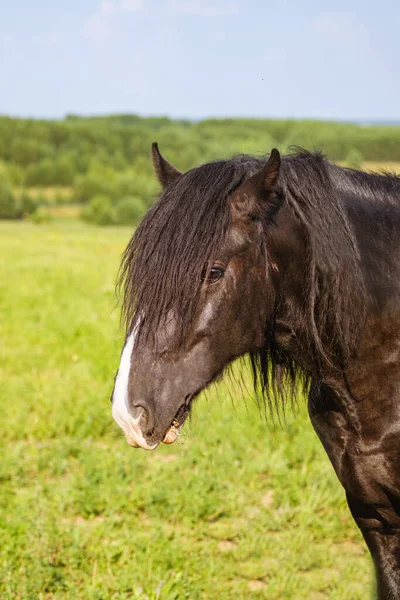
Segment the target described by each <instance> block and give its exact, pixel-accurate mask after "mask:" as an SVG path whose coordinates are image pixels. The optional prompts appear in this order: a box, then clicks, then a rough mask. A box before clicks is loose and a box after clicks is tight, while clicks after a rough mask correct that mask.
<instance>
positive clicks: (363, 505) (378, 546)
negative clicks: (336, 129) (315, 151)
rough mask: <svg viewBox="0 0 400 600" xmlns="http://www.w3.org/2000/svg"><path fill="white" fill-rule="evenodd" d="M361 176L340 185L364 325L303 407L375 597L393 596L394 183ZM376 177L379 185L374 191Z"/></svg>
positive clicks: (397, 515)
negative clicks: (354, 189) (340, 374)
mask: <svg viewBox="0 0 400 600" xmlns="http://www.w3.org/2000/svg"><path fill="white" fill-rule="evenodd" d="M366 180H367V181H366V183H365V184H364V185H365V186H366V189H365V190H363V193H356V194H353V195H351V194H349V193H348V192H347V193H344V194H343V192H342V194H343V200H344V203H345V207H346V210H347V212H348V214H349V219H350V222H351V224H352V226H353V228H354V231H355V234H356V239H357V245H358V247H359V250H360V259H361V267H362V272H363V278H364V281H365V287H366V298H367V318H366V323H365V329H364V333H363V336H362V340H361V342H360V346H359V348H358V351H357V356H356V357H355V358H354V359H353V360H351V361H349V364H348V365H347V366H346V372H345V379H343V378H332V380H329V378H328V383H322V382H321V383H320V384H319V385H318V383H317V382H314V384H313V385H312V387H311V391H310V402H309V412H310V416H311V421H312V423H313V425H314V428H315V430H316V432H317V434H318V435H319V437H320V439H321V441H322V443H323V445H324V447H325V450H326V452H327V454H328V456H329V458H330V459H331V462H332V464H333V466H334V468H335V471H336V473H337V475H338V478H339V480H340V481H341V483H342V485H343V486H344V488H345V490H346V496H347V501H348V504H349V507H350V510H351V512H352V514H353V517H354V519H355V521H356V523H357V524H358V526H359V527H360V529H361V531H362V533H363V536H364V538H365V540H366V542H367V544H368V546H369V549H370V551H371V554H372V556H373V558H374V562H375V565H376V570H377V579H378V592H379V597H380V598H384V599H389V598H390V599H394V598H399V596H400V244H399V240H400V182H399V181H398V180H395V179H393V180H391V181H390V180H383V179H382V177H381V176H370V177H366ZM368 180H369V181H368ZM382 182H383V183H384V184H386V189H385V185H384V186H380V187H378V190H377V186H379V184H381V183H382ZM368 183H370V184H371V187H370V188H369V189H368ZM388 184H390V185H388ZM382 187H383V189H382ZM374 188H375V193H374ZM387 188H389V189H387ZM368 191H369V194H368Z"/></svg>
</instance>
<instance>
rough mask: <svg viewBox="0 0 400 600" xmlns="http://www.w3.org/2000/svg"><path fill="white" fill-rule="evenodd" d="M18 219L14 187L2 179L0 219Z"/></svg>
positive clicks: (0, 184) (0, 183) (0, 186)
mask: <svg viewBox="0 0 400 600" xmlns="http://www.w3.org/2000/svg"><path fill="white" fill-rule="evenodd" d="M16 218H18V209H17V203H16V201H15V196H14V194H13V191H12V187H11V185H10V184H9V182H8V181H7V180H5V179H0V219H16Z"/></svg>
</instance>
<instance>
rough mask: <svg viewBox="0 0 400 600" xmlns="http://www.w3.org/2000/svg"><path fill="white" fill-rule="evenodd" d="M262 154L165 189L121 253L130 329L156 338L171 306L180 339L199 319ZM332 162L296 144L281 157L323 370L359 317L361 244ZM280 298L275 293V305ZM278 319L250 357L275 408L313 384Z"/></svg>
mask: <svg viewBox="0 0 400 600" xmlns="http://www.w3.org/2000/svg"><path fill="white" fill-rule="evenodd" d="M265 160H266V159H264V158H255V157H252V156H247V155H237V156H234V157H233V158H232V159H229V160H221V161H215V162H211V163H207V164H204V165H202V166H200V167H198V168H195V169H192V170H191V171H188V172H187V173H185V174H184V175H183V176H182V177H181V178H180V179H178V180H177V181H176V182H175V183H173V184H171V185H170V186H168V187H167V188H166V189H165V191H164V192H163V193H162V195H161V197H160V199H159V200H158V202H157V203H156V204H155V205H154V206H153V207H152V208H150V210H149V211H148V212H147V214H146V216H145V217H144V219H143V221H142V222H141V224H140V225H139V227H138V228H137V230H136V232H135V233H134V235H133V236H132V238H131V240H130V242H129V244H128V246H127V248H126V250H125V252H124V254H123V258H122V263H121V269H120V275H119V286H120V287H121V288H122V287H123V306H122V317H123V321H124V324H125V327H126V330H127V333H129V332H130V331H132V329H133V328H134V327H135V324H136V322H137V320H138V318H140V319H141V322H140V328H139V331H140V336H143V337H144V338H146V339H147V340H151V339H153V341H154V335H153V334H154V332H155V331H157V328H158V327H159V326H160V325H161V324H163V323H166V321H167V319H168V314H170V311H173V313H174V315H175V317H176V320H177V330H176V339H177V340H182V339H185V335H186V334H187V332H188V331H189V330H190V327H191V325H192V324H193V322H194V319H195V317H196V308H197V305H198V301H199V298H200V294H201V286H202V273H203V272H204V268H205V266H207V265H209V264H210V263H211V262H212V260H213V258H214V257H215V256H216V254H217V250H218V248H219V247H220V245H221V243H222V241H223V239H224V237H225V235H226V233H227V231H228V229H229V225H230V210H229V201H228V199H229V197H230V195H231V194H232V193H233V191H234V190H235V189H236V188H237V187H238V186H239V185H240V184H241V183H242V182H243V181H244V180H246V179H248V178H249V177H250V176H251V175H253V174H254V173H255V172H257V171H258V169H260V168H261V167H262V165H263V164H265ZM330 167H331V165H330V163H328V162H327V161H326V160H325V159H324V157H323V156H322V155H321V154H319V153H310V152H307V151H305V150H297V151H296V153H295V154H293V155H289V156H286V157H284V158H283V161H282V167H281V174H280V185H281V187H282V192H283V198H284V200H283V201H284V202H285V203H286V204H287V206H288V207H289V209H290V211H291V213H292V215H293V217H294V218H296V219H297V220H298V221H299V222H300V223H301V226H302V227H303V229H304V231H305V234H306V239H307V255H306V264H305V265H304V268H305V270H306V273H307V277H306V279H307V282H308V286H307V289H305V290H304V310H303V311H302V315H299V318H301V319H302V327H303V329H304V330H305V331H306V333H307V344H308V346H309V350H310V352H311V353H312V355H313V356H314V357H315V362H316V364H317V366H318V369H319V370H321V372H322V370H323V369H324V368H325V367H326V366H329V367H330V368H331V367H334V368H338V369H343V366H344V364H345V362H346V360H347V359H348V358H349V357H350V356H351V355H352V354H353V353H354V351H355V349H356V347H357V343H358V341H359V338H360V335H361V330H362V327H363V324H364V316H365V306H364V298H365V292H364V281H363V276H362V272H361V267H360V260H359V254H358V248H357V244H356V241H355V238H354V234H353V231H352V228H351V226H350V224H349V222H348V219H347V216H346V212H345V210H344V208H343V206H342V204H341V200H340V198H339V194H338V192H337V191H336V190H335V186H334V181H333V180H334V179H335V177H337V176H338V174H339V173H341V171H342V170H339V171H337V169H340V168H339V167H335V169H334V170H333V171H331V170H330ZM348 185H349V186H351V185H352V184H351V182H350V183H349V184H348ZM354 187H356V184H354ZM266 226H267V225H266ZM284 302H285V299H284V298H278V303H277V306H276V311H277V310H279V308H280V306H282V304H283V303H284ZM275 316H276V313H275V315H273V316H272V318H271V321H270V322H269V323H268V324H266V335H265V340H266V341H265V345H264V347H263V348H261V349H260V350H259V351H258V352H257V353H253V354H251V355H250V360H251V364H252V368H253V376H254V383H255V386H256V388H258V389H259V388H260V386H261V389H262V392H263V396H264V397H266V398H268V400H269V401H270V402H271V394H272V395H273V396H275V399H274V404H276V403H277V402H278V401H279V400H280V399H282V398H284V397H285V396H287V395H288V394H289V393H290V392H289V390H293V389H294V386H295V385H297V382H299V381H300V382H301V383H302V384H303V385H304V386H306V387H307V385H308V383H309V381H310V379H309V377H308V376H307V374H306V373H304V371H303V370H302V369H301V368H300V367H299V366H298V364H296V363H295V362H294V361H293V360H292V359H291V358H290V357H289V356H287V355H286V354H285V352H284V351H283V349H282V348H281V347H280V346H279V344H278V343H277V341H276V339H275V329H276V322H275ZM178 343H179V342H178ZM288 384H289V385H288Z"/></svg>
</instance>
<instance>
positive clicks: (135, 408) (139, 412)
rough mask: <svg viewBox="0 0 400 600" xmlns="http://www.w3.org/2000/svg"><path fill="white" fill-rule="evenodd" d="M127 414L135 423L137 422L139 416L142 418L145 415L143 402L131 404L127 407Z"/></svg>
mask: <svg viewBox="0 0 400 600" xmlns="http://www.w3.org/2000/svg"><path fill="white" fill-rule="evenodd" d="M129 412H130V414H131V415H132V417H133V418H134V419H135V421H137V420H138V419H139V418H140V417H141V416H144V415H145V414H146V412H147V407H146V404H145V403H144V402H143V401H138V402H132V403H130V405H129Z"/></svg>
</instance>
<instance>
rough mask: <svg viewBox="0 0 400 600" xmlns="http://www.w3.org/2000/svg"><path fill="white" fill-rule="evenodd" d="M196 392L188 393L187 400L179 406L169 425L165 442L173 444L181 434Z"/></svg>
mask: <svg viewBox="0 0 400 600" xmlns="http://www.w3.org/2000/svg"><path fill="white" fill-rule="evenodd" d="M193 398H194V394H188V395H187V396H186V398H185V402H184V403H183V404H181V406H180V407H179V408H178V412H177V413H176V415H175V417H174V418H173V419H172V423H171V425H170V426H169V427H168V430H167V432H166V434H165V435H164V438H163V442H164V444H173V443H174V442H175V440H176V439H177V438H178V436H179V432H180V430H181V429H182V427H183V425H184V423H185V421H186V419H187V418H188V416H189V413H190V409H191V406H192V402H193Z"/></svg>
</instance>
